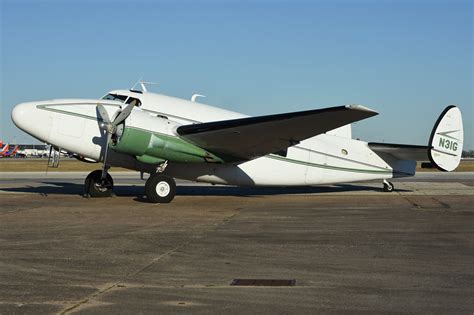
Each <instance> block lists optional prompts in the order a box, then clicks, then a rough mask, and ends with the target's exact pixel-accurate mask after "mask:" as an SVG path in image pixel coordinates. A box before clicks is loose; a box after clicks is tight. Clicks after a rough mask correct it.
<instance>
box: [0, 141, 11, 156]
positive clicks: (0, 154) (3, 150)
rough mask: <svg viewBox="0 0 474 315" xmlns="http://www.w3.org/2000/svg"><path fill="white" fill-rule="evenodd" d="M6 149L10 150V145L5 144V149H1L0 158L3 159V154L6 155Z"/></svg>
mask: <svg viewBox="0 0 474 315" xmlns="http://www.w3.org/2000/svg"><path fill="white" fill-rule="evenodd" d="M1 144H2V145H3V142H2V143H1ZM8 148H10V145H9V144H8V143H7V144H6V145H5V147H3V149H2V151H0V157H3V156H5V154H7V152H8Z"/></svg>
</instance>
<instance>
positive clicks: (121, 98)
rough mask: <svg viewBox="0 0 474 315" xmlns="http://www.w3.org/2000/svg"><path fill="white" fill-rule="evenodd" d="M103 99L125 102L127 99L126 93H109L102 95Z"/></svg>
mask: <svg viewBox="0 0 474 315" xmlns="http://www.w3.org/2000/svg"><path fill="white" fill-rule="evenodd" d="M102 99H103V100H111V101H119V102H122V103H123V102H125V100H126V99H127V96H126V95H119V94H107V95H106V96H104V97H102Z"/></svg>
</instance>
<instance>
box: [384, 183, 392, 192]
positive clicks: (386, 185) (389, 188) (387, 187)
mask: <svg viewBox="0 0 474 315" xmlns="http://www.w3.org/2000/svg"><path fill="white" fill-rule="evenodd" d="M383 191H385V192H392V191H393V184H392V183H391V182H386V183H383Z"/></svg>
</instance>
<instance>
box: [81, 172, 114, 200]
mask: <svg viewBox="0 0 474 315" xmlns="http://www.w3.org/2000/svg"><path fill="white" fill-rule="evenodd" d="M101 179H102V170H95V171H93V172H91V173H90V174H89V175H87V177H86V180H85V182H84V188H85V190H86V195H88V196H91V197H94V198H100V197H110V196H112V194H113V189H114V180H113V179H112V176H110V174H109V173H107V175H106V181H105V185H102V184H101Z"/></svg>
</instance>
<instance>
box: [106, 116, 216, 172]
mask: <svg viewBox="0 0 474 315" xmlns="http://www.w3.org/2000/svg"><path fill="white" fill-rule="evenodd" d="M178 126H179V124H177V123H175V122H173V121H170V120H169V119H167V118H165V117H162V116H153V115H151V114H149V113H147V112H144V111H140V110H134V111H133V112H132V113H131V114H130V116H129V117H128V118H127V120H126V121H125V124H124V125H122V126H120V127H119V128H118V130H119V132H118V136H117V139H115V143H114V144H112V145H111V147H112V149H113V150H115V151H118V152H122V153H126V154H130V155H134V156H136V158H137V160H139V161H140V162H143V163H148V164H160V163H162V162H164V161H166V160H167V161H170V162H181V163H202V162H214V163H222V162H223V161H222V160H221V159H220V158H218V157H217V156H215V155H214V154H212V153H210V152H207V151H206V150H204V149H202V148H200V147H198V146H195V145H194V144H192V143H189V142H187V141H186V140H183V139H181V138H180V137H179V136H177V135H176V133H175V130H176V128H177V127H178Z"/></svg>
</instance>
